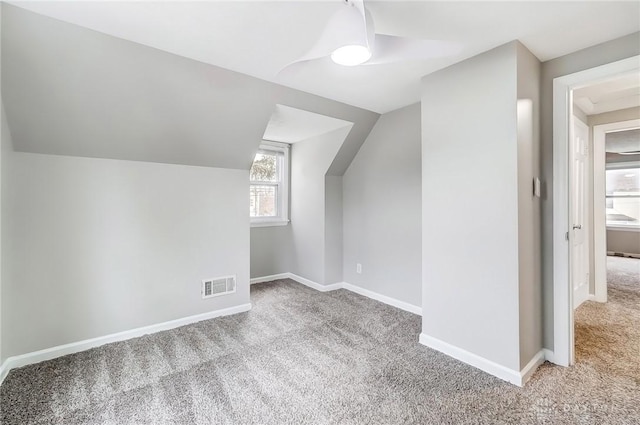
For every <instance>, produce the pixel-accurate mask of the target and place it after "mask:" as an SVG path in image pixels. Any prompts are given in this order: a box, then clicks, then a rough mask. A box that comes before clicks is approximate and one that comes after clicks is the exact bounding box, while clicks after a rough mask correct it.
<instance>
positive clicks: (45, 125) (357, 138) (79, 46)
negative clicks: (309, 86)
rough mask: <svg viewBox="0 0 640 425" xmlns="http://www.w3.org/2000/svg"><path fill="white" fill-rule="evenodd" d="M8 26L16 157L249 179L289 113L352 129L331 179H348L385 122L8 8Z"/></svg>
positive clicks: (8, 91) (8, 99)
mask: <svg viewBox="0 0 640 425" xmlns="http://www.w3.org/2000/svg"><path fill="white" fill-rule="evenodd" d="M2 18H3V27H2V32H3V34H2V35H3V36H2V44H3V52H2V54H3V56H4V61H5V70H4V71H5V72H4V73H3V75H2V84H3V86H4V91H3V96H4V101H5V106H6V108H7V118H8V121H9V126H10V127H11V130H12V132H13V136H14V142H15V149H16V151H22V152H33V153H47V154H58V155H72V156H85V157H97V158H111V159H126V160H138V161H148V162H160V163H175V164H185V165H202V166H210V167H223V168H236V169H249V167H250V165H251V162H252V160H253V157H254V155H255V153H256V150H257V148H258V146H259V144H260V141H261V138H262V135H263V133H264V130H265V128H266V126H267V123H268V121H269V118H270V116H271V114H272V112H273V111H274V110H275V105H276V104H282V105H287V106H292V107H295V108H299V109H303V110H306V111H311V112H316V113H320V114H323V115H327V116H330V117H334V118H339V119H342V120H346V121H349V122H352V123H354V125H353V131H351V132H350V133H349V135H348V136H347V139H346V140H345V141H344V144H343V145H342V146H341V148H340V151H339V152H338V154H337V155H336V156H335V158H334V160H333V163H332V164H331V168H330V172H329V174H332V175H342V174H344V171H345V170H346V168H347V166H348V165H349V163H350V162H351V160H352V159H353V156H354V155H355V153H356V152H357V150H358V148H359V147H360V145H361V144H362V143H363V142H364V140H365V138H366V136H367V134H368V133H369V131H370V130H371V127H372V126H373V124H374V123H375V121H376V120H377V118H378V114H376V113H374V112H370V111H367V110H364V109H360V108H356V107H353V106H349V105H346V104H343V103H339V102H336V101H332V100H329V99H325V98H322V97H319V96H314V95H311V94H308V93H304V92H301V91H298V90H294V89H291V88H287V87H284V86H280V85H278V84H273V83H269V82H266V81H264V80H260V79H257V78H253V77H250V76H247V75H243V74H240V73H237V72H232V71H229V70H227V69H223V68H219V67H216V66H212V65H208V64H204V63H202V62H198V61H195V60H191V59H187V58H184V57H181V56H177V55H174V54H171V53H167V52H164V51H161V50H157V49H153V48H150V47H147V46H143V45H140V44H137V43H133V42H130V41H127V40H123V39H119V38H116V37H112V36H108V35H105V34H102V33H99V32H96V31H92V30H89V29H87V28H83V27H79V26H76V25H73V24H69V23H65V22H62V21H58V20H56V19H52V18H48V17H45V16H41V15H37V14H35V13H32V12H29V11H27V10H24V9H21V8H18V7H14V6H11V5H6V4H5V5H4V13H3V16H2ZM71 122H72V123H73V125H68V124H69V123H71Z"/></svg>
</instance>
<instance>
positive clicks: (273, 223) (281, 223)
mask: <svg viewBox="0 0 640 425" xmlns="http://www.w3.org/2000/svg"><path fill="white" fill-rule="evenodd" d="M287 224H289V220H261V221H252V222H251V227H276V226H286V225H287Z"/></svg>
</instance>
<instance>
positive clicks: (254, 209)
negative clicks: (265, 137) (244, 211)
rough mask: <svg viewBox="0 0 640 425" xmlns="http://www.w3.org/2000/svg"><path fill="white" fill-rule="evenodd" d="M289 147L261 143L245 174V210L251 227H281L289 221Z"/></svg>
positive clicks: (281, 144) (280, 144) (272, 143)
mask: <svg viewBox="0 0 640 425" xmlns="http://www.w3.org/2000/svg"><path fill="white" fill-rule="evenodd" d="M288 167H289V145H287V144H284V143H275V142H269V143H267V142H264V143H263V144H262V145H260V150H259V151H258V153H257V154H256V156H255V158H254V160H253V165H252V166H251V171H250V173H249V178H250V180H251V181H250V186H249V208H250V210H249V211H250V216H251V224H252V225H254V226H261V225H262V226H272V225H285V224H287V222H288V218H289V214H288V213H289V203H288V191H289V188H288V179H289V170H288Z"/></svg>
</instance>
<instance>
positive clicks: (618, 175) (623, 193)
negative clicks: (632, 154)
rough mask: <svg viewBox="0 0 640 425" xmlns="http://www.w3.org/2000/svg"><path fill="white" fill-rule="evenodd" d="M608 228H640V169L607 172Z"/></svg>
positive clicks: (620, 169)
mask: <svg viewBox="0 0 640 425" xmlns="http://www.w3.org/2000/svg"><path fill="white" fill-rule="evenodd" d="M606 179H607V180H606V197H607V226H609V227H630V228H640V168H618V169H613V170H607V171H606Z"/></svg>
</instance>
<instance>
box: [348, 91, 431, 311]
mask: <svg viewBox="0 0 640 425" xmlns="http://www.w3.org/2000/svg"><path fill="white" fill-rule="evenodd" d="M421 185H422V182H421V163H420V104H419V103H416V104H414V105H410V106H407V107H404V108H401V109H398V110H396V111H392V112H388V113H386V114H384V115H382V116H381V117H380V118H379V119H378V122H377V123H376V125H375V126H374V127H373V129H372V130H371V133H370V134H369V137H367V139H366V140H365V142H364V144H363V145H362V147H361V148H360V150H359V151H358V154H357V155H356V157H355V158H354V160H353V162H352V163H351V165H350V166H349V168H348V169H347V171H346V173H345V175H344V178H343V190H344V271H343V276H344V280H345V281H346V282H348V283H351V284H353V285H356V286H358V287H360V288H363V289H366V290H369V291H373V292H375V293H378V294H381V295H385V296H387V297H390V298H393V299H396V300H399V301H403V302H405V303H408V304H411V305H414V306H417V307H420V306H421V305H422V299H421V293H422V279H421V277H422V263H421V261H422V259H421V255H420V254H421V252H422V247H421V236H420V229H421V227H422V224H421V217H420V211H421V208H422V206H421V203H420V197H421V193H420V188H421ZM356 264H361V265H362V273H361V274H359V273H357V272H356Z"/></svg>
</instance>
